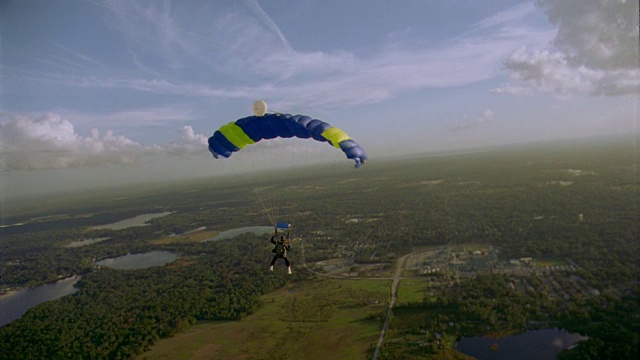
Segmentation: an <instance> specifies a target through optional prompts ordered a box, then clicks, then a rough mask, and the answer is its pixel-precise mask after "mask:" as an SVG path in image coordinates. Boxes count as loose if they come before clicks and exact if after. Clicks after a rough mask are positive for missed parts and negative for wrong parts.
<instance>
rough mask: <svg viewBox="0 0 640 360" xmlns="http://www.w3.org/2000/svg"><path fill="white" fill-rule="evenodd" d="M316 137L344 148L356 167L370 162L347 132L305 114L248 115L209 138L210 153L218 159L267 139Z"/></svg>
mask: <svg viewBox="0 0 640 360" xmlns="http://www.w3.org/2000/svg"><path fill="white" fill-rule="evenodd" d="M277 137H280V138H291V137H297V138H301V139H308V138H313V139H314V140H316V141H321V142H328V143H329V144H331V145H332V146H334V147H336V148H339V149H341V150H342V151H343V152H344V153H345V155H346V157H347V158H348V159H352V160H354V161H355V162H356V164H355V167H356V168H358V167H360V165H362V164H363V163H365V162H366V161H367V153H366V152H365V151H364V149H362V148H361V147H360V145H358V143H356V142H355V141H354V140H352V139H351V138H350V137H349V135H347V133H345V132H344V131H342V130H341V129H339V128H337V127H334V126H333V125H330V124H328V123H326V122H324V121H322V120H318V119H312V118H310V117H308V116H303V115H290V114H265V115H262V116H248V117H245V118H242V119H239V120H237V121H236V122H231V123H229V124H227V125H224V126H222V127H221V128H220V129H219V130H216V131H215V132H214V134H213V136H211V137H210V138H209V151H210V152H211V153H212V154H213V156H214V157H216V158H218V157H220V156H222V157H225V158H228V157H230V156H231V155H232V154H233V153H234V152H236V151H239V150H240V149H243V148H244V147H245V146H247V145H250V144H254V143H257V142H259V141H261V140H265V139H274V138H277Z"/></svg>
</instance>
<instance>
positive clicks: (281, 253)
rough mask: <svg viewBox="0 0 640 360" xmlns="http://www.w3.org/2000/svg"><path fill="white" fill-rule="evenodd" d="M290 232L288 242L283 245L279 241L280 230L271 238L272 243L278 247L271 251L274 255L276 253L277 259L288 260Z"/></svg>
mask: <svg viewBox="0 0 640 360" xmlns="http://www.w3.org/2000/svg"><path fill="white" fill-rule="evenodd" d="M289 235H290V234H289V232H287V240H286V241H285V242H284V243H283V242H281V241H279V239H278V230H277V229H276V231H275V233H274V234H273V236H272V237H271V242H272V243H273V244H275V245H276V247H275V248H273V250H271V252H272V253H275V254H276V256H277V257H279V258H286V257H287V246H290V245H289V241H288V240H289Z"/></svg>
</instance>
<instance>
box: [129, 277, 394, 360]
mask: <svg viewBox="0 0 640 360" xmlns="http://www.w3.org/2000/svg"><path fill="white" fill-rule="evenodd" d="M388 296H389V281H384V280H335V279H322V278H315V279H312V280H307V281H302V282H295V283H290V284H288V285H287V286H286V287H285V288H283V289H280V290H278V291H276V292H273V293H271V294H268V295H265V296H263V297H262V301H263V302H264V305H263V306H262V307H261V308H260V309H259V310H258V311H256V312H255V313H254V314H252V315H250V316H248V317H246V318H245V319H242V320H240V321H225V322H210V323H202V324H198V325H196V326H194V327H192V328H190V329H189V330H187V331H185V332H183V333H180V334H179V335H177V336H175V337H173V338H170V339H163V340H161V341H159V342H158V343H156V345H154V346H153V347H152V349H151V350H150V351H148V352H146V353H144V354H143V355H141V356H140V357H139V359H307V360H311V359H364V358H367V357H368V353H367V351H369V349H370V348H371V347H372V346H374V345H375V343H376V341H377V339H378V336H379V335H380V329H381V328H382V321H383V318H382V317H383V314H384V311H385V310H386V307H387V301H388Z"/></svg>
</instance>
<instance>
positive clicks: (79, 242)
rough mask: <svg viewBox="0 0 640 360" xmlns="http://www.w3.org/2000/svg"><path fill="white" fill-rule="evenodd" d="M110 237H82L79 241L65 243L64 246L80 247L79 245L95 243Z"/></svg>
mask: <svg viewBox="0 0 640 360" xmlns="http://www.w3.org/2000/svg"><path fill="white" fill-rule="evenodd" d="M109 239H111V238H110V237H102V238H95V239H84V240H81V241H74V242H72V243H70V244H67V245H65V246H64V247H67V248H76V247H81V246H86V245H91V244H95V243H99V242H101V241H105V240H109Z"/></svg>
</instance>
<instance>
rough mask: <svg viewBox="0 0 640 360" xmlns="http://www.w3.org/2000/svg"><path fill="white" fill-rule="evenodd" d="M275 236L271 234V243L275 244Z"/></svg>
mask: <svg viewBox="0 0 640 360" xmlns="http://www.w3.org/2000/svg"><path fill="white" fill-rule="evenodd" d="M276 237H277V236H276V235H273V236H272V237H271V243H272V244H273V245H275V244H276Z"/></svg>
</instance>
